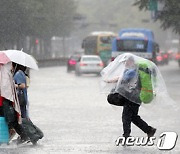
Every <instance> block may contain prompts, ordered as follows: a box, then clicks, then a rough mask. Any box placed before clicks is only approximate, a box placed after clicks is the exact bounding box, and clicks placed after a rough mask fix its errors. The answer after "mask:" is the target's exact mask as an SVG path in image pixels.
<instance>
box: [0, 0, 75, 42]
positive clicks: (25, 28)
mask: <svg viewBox="0 0 180 154" xmlns="http://www.w3.org/2000/svg"><path fill="white" fill-rule="evenodd" d="M0 6H1V11H0V12H1V13H0V36H1V37H0V43H1V45H2V44H4V43H5V42H6V43H7V42H8V43H10V44H16V43H15V42H17V41H18V40H20V39H22V38H23V37H24V36H32V37H38V38H42V39H45V38H51V37H52V36H54V35H56V36H67V35H69V33H70V32H71V30H72V27H73V23H72V21H73V20H72V19H73V14H75V11H76V5H75V2H74V0H51V1H50V0H1V1H0Z"/></svg>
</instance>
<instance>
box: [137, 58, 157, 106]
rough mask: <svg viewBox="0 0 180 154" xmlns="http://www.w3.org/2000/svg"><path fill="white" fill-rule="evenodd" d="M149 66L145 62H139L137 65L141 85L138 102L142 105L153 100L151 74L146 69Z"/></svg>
mask: <svg viewBox="0 0 180 154" xmlns="http://www.w3.org/2000/svg"><path fill="white" fill-rule="evenodd" d="M149 65H150V63H148V62H146V61H141V62H139V63H138V66H139V70H138V73H139V76H140V83H141V91H140V100H141V101H142V102H143V103H144V104H148V103H150V102H151V101H152V100H153V98H154V94H153V85H152V79H151V75H152V72H151V70H150V69H149V68H148V66H149Z"/></svg>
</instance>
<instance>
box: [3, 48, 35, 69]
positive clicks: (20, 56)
mask: <svg viewBox="0 0 180 154" xmlns="http://www.w3.org/2000/svg"><path fill="white" fill-rule="evenodd" d="M2 52H3V53H5V54H6V56H7V57H8V58H9V59H10V61H12V62H15V63H17V64H20V65H23V66H26V67H29V68H32V69H35V70H38V65H37V61H36V60H35V59H34V57H33V56H31V55H29V54H27V53H25V52H23V51H20V50H4V51H2Z"/></svg>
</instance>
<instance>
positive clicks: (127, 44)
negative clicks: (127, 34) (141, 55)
mask: <svg viewBox="0 0 180 154" xmlns="http://www.w3.org/2000/svg"><path fill="white" fill-rule="evenodd" d="M117 50H118V51H132V52H133V51H141V52H146V50H147V41H146V40H117Z"/></svg>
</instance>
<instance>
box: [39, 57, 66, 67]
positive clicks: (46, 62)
mask: <svg viewBox="0 0 180 154" xmlns="http://www.w3.org/2000/svg"><path fill="white" fill-rule="evenodd" d="M67 59H68V58H53V59H40V60H37V61H38V66H39V67H50V66H64V65H66V63H67Z"/></svg>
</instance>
